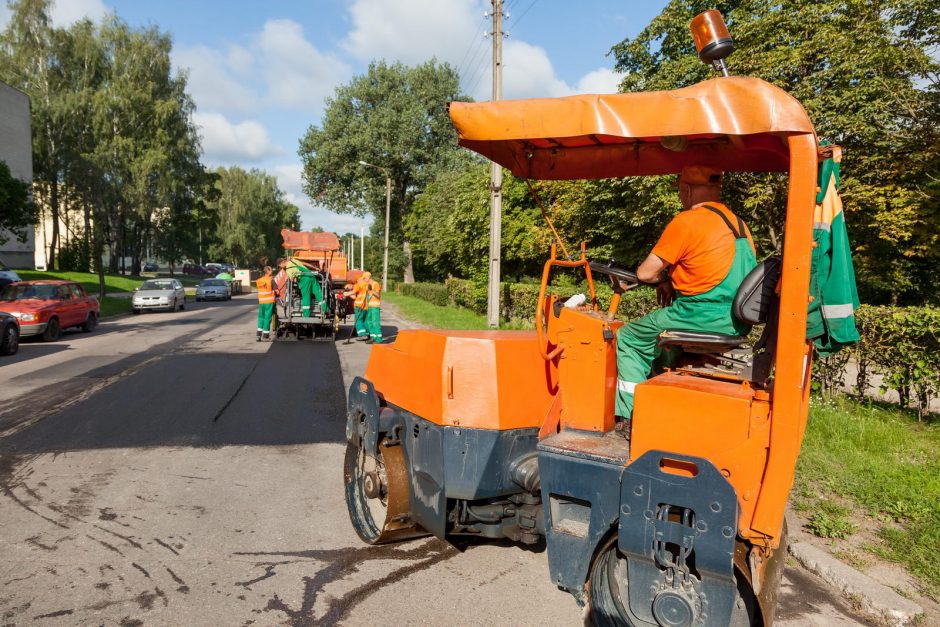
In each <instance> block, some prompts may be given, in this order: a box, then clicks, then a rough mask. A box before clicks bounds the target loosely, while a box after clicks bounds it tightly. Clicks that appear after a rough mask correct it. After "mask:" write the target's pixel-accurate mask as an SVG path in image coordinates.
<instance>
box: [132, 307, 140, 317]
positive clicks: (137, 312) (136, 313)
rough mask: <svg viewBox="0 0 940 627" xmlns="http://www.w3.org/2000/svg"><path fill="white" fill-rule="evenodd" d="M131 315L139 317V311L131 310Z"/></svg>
mask: <svg viewBox="0 0 940 627" xmlns="http://www.w3.org/2000/svg"><path fill="white" fill-rule="evenodd" d="M131 313H132V314H134V315H135V316H139V315H140V309H134V308H131Z"/></svg>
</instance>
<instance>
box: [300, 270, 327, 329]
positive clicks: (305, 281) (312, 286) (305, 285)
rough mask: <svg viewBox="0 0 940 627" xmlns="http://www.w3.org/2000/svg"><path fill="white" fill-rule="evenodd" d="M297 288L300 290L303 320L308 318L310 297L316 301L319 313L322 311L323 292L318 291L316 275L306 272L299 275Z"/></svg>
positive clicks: (318, 282)
mask: <svg viewBox="0 0 940 627" xmlns="http://www.w3.org/2000/svg"><path fill="white" fill-rule="evenodd" d="M297 287H298V288H300V309H301V312H303V316H304V317H305V318H306V317H309V316H310V297H311V296H313V297H315V298H316V299H317V302H318V303H320V311H321V312H322V311H323V290H322V289H320V279H319V277H317V275H315V274H310V273H306V272H305V273H303V274H301V275H300V276H299V277H298V278H297ZM323 313H325V312H323Z"/></svg>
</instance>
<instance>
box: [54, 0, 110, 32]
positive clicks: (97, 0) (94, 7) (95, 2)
mask: <svg viewBox="0 0 940 627" xmlns="http://www.w3.org/2000/svg"><path fill="white" fill-rule="evenodd" d="M108 11H109V9H108V7H107V6H105V4H104V2H102V0H56V1H55V4H53V5H52V10H51V11H50V15H49V17H50V18H52V25H53V26H56V27H60V28H67V27H69V26H71V25H72V24H74V23H75V22H77V21H78V20H80V19H82V18H86V17H87V18H90V19H91V21H93V22H100V21H101V18H103V17H104V16H105V15H106V14H107V13H108Z"/></svg>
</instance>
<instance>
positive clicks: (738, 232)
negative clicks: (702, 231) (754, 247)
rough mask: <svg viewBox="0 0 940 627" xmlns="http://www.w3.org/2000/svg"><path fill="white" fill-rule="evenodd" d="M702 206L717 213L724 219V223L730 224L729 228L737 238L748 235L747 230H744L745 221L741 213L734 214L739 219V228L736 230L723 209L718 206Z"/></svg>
mask: <svg viewBox="0 0 940 627" xmlns="http://www.w3.org/2000/svg"><path fill="white" fill-rule="evenodd" d="M702 206H703V207H705V208H706V209H708V210H709V211H711V212H712V213H714V214H715V215H717V216H718V217H719V218H721V219H722V220H723V221H724V223H725V224H726V225H728V228H729V229H730V230H731V233H732V234H734V238H735V239H741V238H742V237H747V231H745V230H744V221H743V220H741V216H739V215H735V216H734V217H735V218H737V219H738V230H735V229H734V227H733V226H732V225H731V220H729V219H728V216H726V215H725V214H724V212H723V211H721V210H720V209H718V208H717V207H712V206H711V205H702Z"/></svg>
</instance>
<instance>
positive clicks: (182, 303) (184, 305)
mask: <svg viewBox="0 0 940 627" xmlns="http://www.w3.org/2000/svg"><path fill="white" fill-rule="evenodd" d="M185 309H186V297H185V296H184V297H183V302H181V303H180V311H185Z"/></svg>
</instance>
